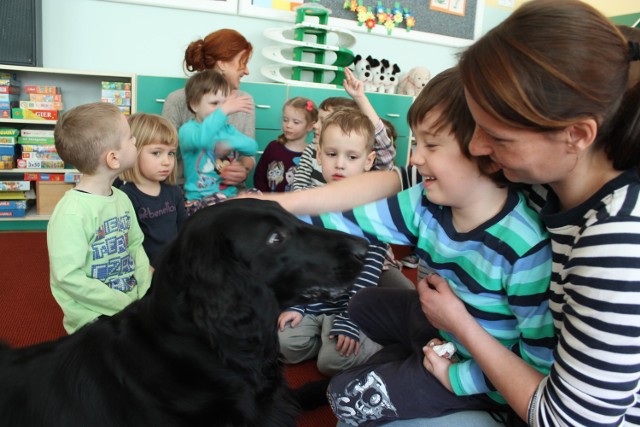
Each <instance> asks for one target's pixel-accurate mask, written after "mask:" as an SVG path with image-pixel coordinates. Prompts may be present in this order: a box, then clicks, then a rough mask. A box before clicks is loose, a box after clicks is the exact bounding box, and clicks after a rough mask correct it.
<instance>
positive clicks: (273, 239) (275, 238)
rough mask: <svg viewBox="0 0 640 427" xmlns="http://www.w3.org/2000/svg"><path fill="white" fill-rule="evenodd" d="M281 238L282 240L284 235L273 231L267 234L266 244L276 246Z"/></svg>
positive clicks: (281, 240)
mask: <svg viewBox="0 0 640 427" xmlns="http://www.w3.org/2000/svg"><path fill="white" fill-rule="evenodd" d="M283 240H284V236H283V235H282V234H280V233H278V232H277V231H274V232H273V233H271V235H270V236H269V239H268V240H267V244H268V245H269V246H278V245H279V244H280V243H282V242H283Z"/></svg>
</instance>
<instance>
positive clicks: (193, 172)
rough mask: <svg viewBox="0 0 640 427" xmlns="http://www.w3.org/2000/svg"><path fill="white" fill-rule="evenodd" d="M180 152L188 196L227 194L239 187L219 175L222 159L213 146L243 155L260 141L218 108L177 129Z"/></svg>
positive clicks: (233, 193) (229, 195) (251, 153)
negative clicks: (219, 145)
mask: <svg viewBox="0 0 640 427" xmlns="http://www.w3.org/2000/svg"><path fill="white" fill-rule="evenodd" d="M178 138H179V140H180V153H181V154H182V159H183V162H184V177H185V183H184V190H185V196H186V199H187V200H200V199H202V198H203V197H206V196H210V195H212V194H215V193H220V192H221V193H224V194H225V195H226V196H227V197H232V196H235V195H236V194H237V193H238V190H237V189H236V187H229V186H225V185H224V184H223V183H222V177H221V176H220V173H219V171H220V164H219V163H220V161H221V160H223V159H216V155H215V153H214V148H215V145H216V144H217V143H220V142H222V143H226V144H227V146H228V147H229V148H230V149H232V150H234V151H237V152H239V153H240V154H241V155H243V156H253V155H255V154H256V151H257V150H258V143H257V142H256V141H255V140H254V139H253V138H250V137H248V136H247V135H245V134H243V133H242V132H240V131H238V130H237V129H236V128H234V127H233V126H231V125H230V124H229V123H227V115H226V114H224V112H223V111H222V110H221V109H219V108H218V109H217V110H216V111H214V112H213V113H211V114H210V115H208V116H207V117H206V118H205V119H204V120H203V121H202V123H199V122H197V121H196V120H194V119H192V120H189V121H188V122H187V123H185V124H183V125H182V126H181V127H180V130H179V131H178Z"/></svg>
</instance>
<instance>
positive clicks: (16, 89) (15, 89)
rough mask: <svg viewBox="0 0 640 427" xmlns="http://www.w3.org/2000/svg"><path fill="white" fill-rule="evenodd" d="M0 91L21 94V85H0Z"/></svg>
mask: <svg viewBox="0 0 640 427" xmlns="http://www.w3.org/2000/svg"><path fill="white" fill-rule="evenodd" d="M0 93H3V94H9V93H10V94H16V95H19V94H20V86H0Z"/></svg>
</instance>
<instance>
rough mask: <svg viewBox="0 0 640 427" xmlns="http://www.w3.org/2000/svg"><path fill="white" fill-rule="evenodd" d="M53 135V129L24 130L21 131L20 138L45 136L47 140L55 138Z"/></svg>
mask: <svg viewBox="0 0 640 427" xmlns="http://www.w3.org/2000/svg"><path fill="white" fill-rule="evenodd" d="M53 135H54V133H53V129H32V128H22V129H21V130H20V136H44V137H47V138H53Z"/></svg>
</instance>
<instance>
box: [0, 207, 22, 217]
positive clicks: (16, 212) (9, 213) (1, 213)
mask: <svg viewBox="0 0 640 427" xmlns="http://www.w3.org/2000/svg"><path fill="white" fill-rule="evenodd" d="M26 215H27V209H26V208H25V209H7V210H0V217H2V218H23V217H24V216H26Z"/></svg>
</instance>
